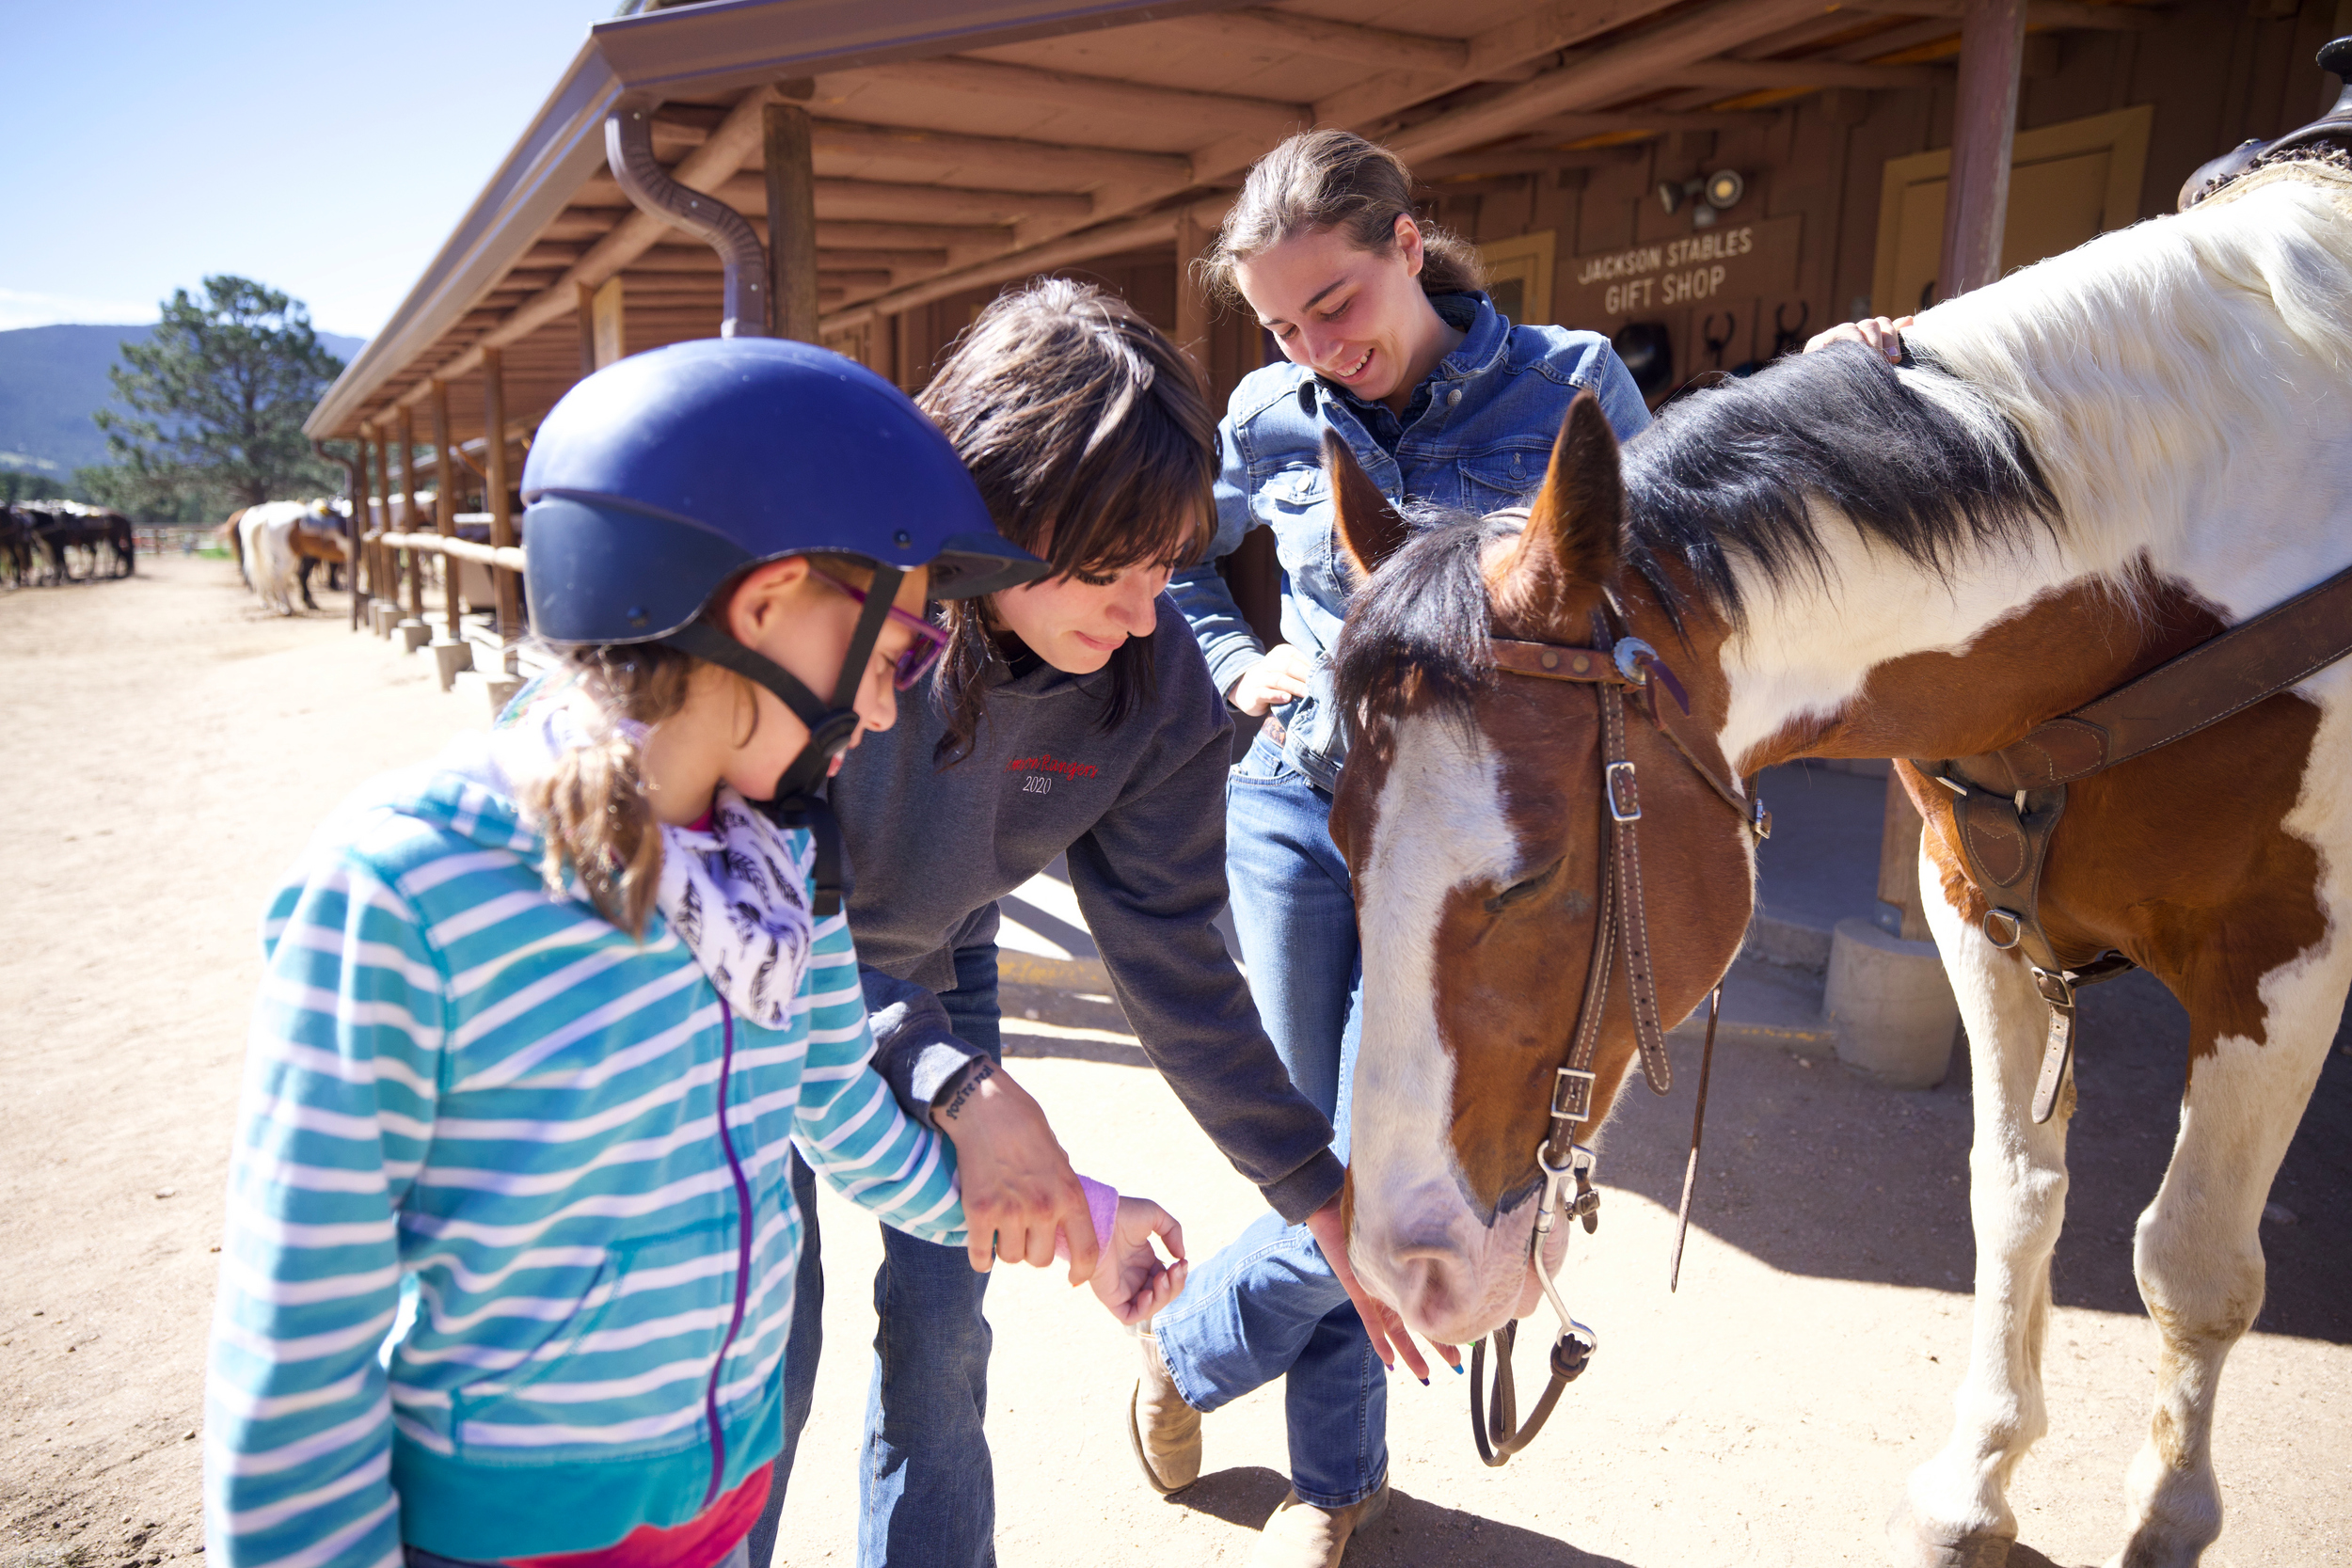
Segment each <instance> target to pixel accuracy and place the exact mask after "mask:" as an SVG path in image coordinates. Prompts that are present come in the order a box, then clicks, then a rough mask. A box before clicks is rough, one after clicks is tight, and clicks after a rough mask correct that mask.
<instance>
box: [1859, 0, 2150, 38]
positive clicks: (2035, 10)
mask: <svg viewBox="0 0 2352 1568" xmlns="http://www.w3.org/2000/svg"><path fill="white" fill-rule="evenodd" d="M1850 3H1851V5H1852V7H1853V8H1854V9H1855V10H1858V11H1873V12H1876V13H1878V14H1879V15H1882V16H1934V17H1949V18H1951V19H1952V20H1953V21H1958V20H1959V19H1960V17H1961V14H1962V12H1963V10H1965V9H1966V5H1967V0H1850ZM2169 15H2170V13H2169V11H2167V10H2165V9H2163V8H2156V7H2147V6H2135V5H2128V4H2125V5H2110V6H2093V5H2087V4H2085V3H2084V0H2026V26H2028V27H2060V28H2079V29H2086V30H2090V31H2094V32H2133V33H2138V32H2145V31H2147V30H2148V29H2149V28H2151V27H2156V26H2161V25H2162V24H2164V23H2165V21H2166V20H2167V19H2168V18H2169Z"/></svg>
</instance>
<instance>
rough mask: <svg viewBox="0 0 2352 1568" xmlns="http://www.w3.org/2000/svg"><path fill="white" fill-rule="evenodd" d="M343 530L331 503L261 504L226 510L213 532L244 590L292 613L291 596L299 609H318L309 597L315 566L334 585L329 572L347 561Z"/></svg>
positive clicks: (313, 501)
mask: <svg viewBox="0 0 2352 1568" xmlns="http://www.w3.org/2000/svg"><path fill="white" fill-rule="evenodd" d="M347 527H348V525H347V524H346V523H345V522H344V520H343V517H342V515H341V513H340V512H338V511H337V509H336V505H335V503H334V502H332V501H327V500H309V501H263V502H262V504H261V505H259V506H248V507H246V508H244V509H243V510H242V511H237V512H231V513H230V515H229V520H228V521H227V522H225V523H223V524H221V526H220V530H219V532H220V535H221V537H222V538H223V539H224V540H225V541H226V542H227V543H228V544H229V546H230V548H231V549H232V550H233V551H234V552H235V554H236V558H237V572H238V575H239V576H241V577H243V578H245V581H246V587H248V588H250V589H252V590H253V592H254V593H255V594H258V595H260V597H261V600H262V603H263V604H264V605H267V606H269V607H270V608H272V609H274V610H277V611H278V613H279V614H281V615H292V614H293V613H294V598H295V597H296V595H297V594H299V596H300V597H301V600H302V602H303V604H304V605H306V606H307V607H309V608H310V609H311V610H316V609H318V601H317V600H316V599H313V598H312V597H311V596H310V571H311V568H312V566H313V565H314V564H315V563H316V562H320V561H324V562H327V565H328V577H327V586H328V587H329V588H333V587H334V586H335V578H334V569H335V568H336V567H338V566H342V565H346V564H348V563H349V562H350V559H351V557H350V550H349V547H348V546H347V543H346V537H347V536H346V532H345V531H346V529H347Z"/></svg>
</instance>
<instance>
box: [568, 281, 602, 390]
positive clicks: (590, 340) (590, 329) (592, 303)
mask: <svg viewBox="0 0 2352 1568" xmlns="http://www.w3.org/2000/svg"><path fill="white" fill-rule="evenodd" d="M572 298H573V299H574V300H575V301H577V302H578V304H579V308H580V375H581V377H582V378H583V379H585V378H586V377H588V376H592V375H594V374H596V290H594V289H592V288H590V287H589V286H588V285H587V284H585V283H575V284H573V285H572Z"/></svg>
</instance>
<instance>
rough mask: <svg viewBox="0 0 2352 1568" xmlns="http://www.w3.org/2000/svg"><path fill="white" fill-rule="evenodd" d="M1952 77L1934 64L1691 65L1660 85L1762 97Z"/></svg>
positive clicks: (1667, 74)
mask: <svg viewBox="0 0 2352 1568" xmlns="http://www.w3.org/2000/svg"><path fill="white" fill-rule="evenodd" d="M1950 77H1951V72H1949V71H1944V70H1939V69H1938V68H1937V67H1935V66H1931V65H1849V64H1846V63H1845V62H1843V61H1839V60H1721V59H1718V60H1693V61H1692V62H1691V63H1690V64H1688V65H1679V66H1676V67H1673V68H1672V69H1670V70H1667V71H1660V72H1659V75H1658V80H1660V81H1661V82H1677V83H1685V82H1687V83H1689V84H1690V85H1692V87H1729V88H1734V89H1737V90H1738V91H1740V92H1760V91H1763V90H1765V89H1767V88H1772V87H1867V88H1897V89H1899V88H1904V87H1934V86H1935V85H1936V84H1937V83H1939V82H1944V81H1948V80H1950Z"/></svg>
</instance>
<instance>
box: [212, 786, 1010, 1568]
mask: <svg viewBox="0 0 2352 1568" xmlns="http://www.w3.org/2000/svg"><path fill="white" fill-rule="evenodd" d="M503 790H504V786H503V784H502V782H501V778H500V776H499V774H498V772H497V769H496V768H495V767H494V766H492V765H491V764H490V762H489V753H488V752H487V750H486V748H485V747H484V745H483V744H482V743H481V742H480V741H472V742H464V743H461V744H460V746H459V747H458V748H457V749H456V750H454V751H453V752H452V753H450V754H449V755H447V756H445V757H444V758H442V759H441V761H440V762H439V763H437V764H436V765H434V766H432V767H429V768H422V769H419V770H416V771H413V772H409V773H402V774H393V775H390V776H389V777H388V778H386V779H383V780H379V781H377V783H376V784H373V785H371V786H369V787H368V788H366V789H363V790H362V791H360V793H359V794H358V796H357V797H355V798H354V799H353V800H352V801H350V802H348V803H347V804H346V805H345V807H344V808H343V809H342V811H341V812H339V813H338V815H337V816H335V818H334V819H332V820H331V821H330V822H329V823H328V824H327V825H326V827H325V828H323V829H322V830H321V831H320V832H319V834H318V836H317V837H316V838H315V839H314V840H313V841H312V843H311V845H310V847H309V848H308V849H307V850H306V851H305V853H304V855H303V858H302V860H301V862H300V863H299V864H298V865H297V866H296V867H295V868H294V872H293V874H292V875H291V876H290V877H289V878H288V879H287V880H286V882H285V884H284V886H282V887H281V888H280V889H279V890H278V895H277V896H276V897H275V898H273V899H272V900H271V903H270V907H269V912H268V915H267V918H266V920H265V922H264V925H263V927H262V945H263V949H264V952H265V955H266V958H267V973H266V976H265V978H264V980H263V982H262V995H261V999H260V1002H259V1005H258V1006H257V1008H256V1012H255V1017H254V1025H253V1035H252V1040H251V1044H250V1047H249V1051H248V1061H247V1070H246V1090H245V1103H244V1107H243V1110H242V1114H241V1118H240V1121H241V1125H240V1129H239V1132H238V1135H237V1144H236V1149H235V1153H234V1159H233V1163H232V1167H231V1173H230V1190H229V1218H228V1229H227V1233H226V1236H225V1238H224V1241H223V1246H222V1257H221V1275H220V1293H219V1300H218V1306H217V1308H216V1310H215V1320H214V1328H213V1343H212V1360H211V1367H210V1372H209V1376H208V1380H207V1383H208V1386H207V1396H206V1397H207V1417H206V1433H205V1435H206V1449H205V1504H206V1513H207V1533H208V1536H209V1539H210V1545H211V1559H212V1561H213V1562H214V1564H215V1568H231V1565H233V1568H246V1565H248V1564H252V1565H263V1564H267V1565H272V1568H326V1565H330V1564H351V1565H354V1568H362V1565H364V1568H387V1565H390V1564H395V1563H397V1561H398V1560H399V1553H400V1547H401V1544H402V1543H403V1542H404V1541H405V1542H407V1543H409V1544H415V1545H418V1546H421V1547H422V1548H424V1549H425V1550H427V1551H430V1552H435V1553H437V1554H439V1555H442V1556H445V1557H454V1558H462V1559H471V1560H490V1559H506V1558H515V1557H525V1556H537V1555H544V1554H551V1553H561V1552H574V1551H589V1550H595V1549H597V1548H600V1547H604V1546H608V1545H611V1544H613V1543H615V1542H617V1541H619V1540H620V1539H621V1538H622V1537H624V1536H626V1535H627V1534H628V1532H629V1531H630V1530H631V1529H633V1528H636V1527H638V1526H640V1525H652V1526H655V1527H658V1528H667V1527H671V1526H675V1525H678V1524H682V1523H684V1522H686V1521H688V1520H690V1519H691V1518H693V1517H694V1516H695V1515H696V1514H698V1513H701V1512H702V1511H703V1509H704V1508H705V1507H706V1506H707V1504H708V1503H709V1502H710V1501H712V1500H713V1499H715V1498H717V1497H720V1496H722V1495H723V1493H725V1492H727V1491H729V1490H731V1489H733V1488H734V1487H735V1486H737V1485H738V1484H739V1483H740V1482H741V1481H744V1480H745V1479H746V1478H747V1477H748V1476H749V1475H751V1474H752V1473H753V1472H755V1471H756V1470H757V1469H758V1468H759V1467H760V1466H761V1465H766V1464H767V1463H769V1461H771V1459H773V1458H774V1456H775V1454H776V1451H777V1449H778V1447H779V1435H780V1430H781V1429H780V1410H779V1401H778V1397H777V1390H778V1388H779V1387H780V1386H781V1385H780V1381H779V1379H778V1378H777V1376H776V1371H777V1369H778V1366H779V1364H780V1363H781V1360H782V1358H783V1356H784V1354H785V1352H786V1347H785V1337H786V1333H787V1328H788V1326H789V1324H790V1323H791V1318H792V1291H793V1272H794V1266H795V1263H796V1262H797V1260H798V1258H799V1255H800V1247H801V1219H800V1216H799V1214H798V1213H797V1212H795V1210H794V1207H793V1202H792V1196H791V1190H790V1184H789V1180H788V1174H789V1173H788V1166H789V1164H790V1162H789V1159H788V1157H787V1156H788V1150H789V1148H790V1147H791V1146H792V1145H794V1144H798V1146H799V1147H800V1148H802V1149H803V1151H804V1152H805V1153H806V1154H807V1156H808V1158H809V1160H810V1161H811V1163H812V1164H814V1165H815V1166H816V1168H817V1169H818V1171H819V1172H821V1173H823V1174H824V1175H825V1176H826V1177H827V1178H828V1179H829V1180H832V1181H833V1183H834V1185H835V1186H836V1187H837V1188H839V1189H840V1190H841V1191H842V1192H844V1193H845V1194H847V1195H848V1196H850V1197H851V1198H852V1199H854V1200H855V1201H857V1202H858V1203H860V1204H862V1205H864V1206H865V1207H866V1208H868V1209H871V1210H873V1211H874V1212H877V1213H878V1214H879V1215H880V1216H881V1217H882V1219H884V1220H885V1221H887V1222H889V1223H890V1224H892V1225H895V1226H898V1227H901V1228H903V1229H906V1230H908V1231H911V1232H913V1233H914V1234H915V1235H919V1236H923V1237H926V1238H928V1239H930V1240H932V1241H937V1242H946V1243H958V1244H961V1241H962V1239H963V1231H962V1226H963V1213H962V1207H961V1202H960V1201H959V1198H958V1196H957V1190H956V1183H955V1170H954V1154H953V1150H952V1148H950V1146H948V1145H947V1144H946V1141H945V1140H943V1139H941V1138H939V1137H938V1136H937V1135H936V1134H935V1133H931V1132H926V1131H924V1130H923V1129H921V1128H919V1127H917V1126H915V1125H914V1124H913V1123H911V1122H910V1121H908V1120H907V1119H906V1117H904V1115H903V1114H902V1113H901V1112H900V1111H899V1109H898V1104H897V1102H896V1101H894V1100H893V1099H892V1098H891V1096H890V1092H889V1090H888V1089H887V1088H886V1087H885V1086H884V1085H883V1084H882V1080H881V1079H880V1078H879V1077H877V1076H876V1075H875V1073H874V1071H873V1070H872V1069H871V1068H869V1067H868V1066H867V1063H866V1058H867V1056H868V1055H869V1053H871V1051H872V1041H871V1038H870V1037H869V1036H868V1035H867V1033H866V1009H865V1006H864V1002H863V999H862V995H861V992H860V990H859V986H858V975H857V962H856V958H855V955H854V954H853V952H852V951H851V948H850V933H849V929H848V927H847V925H846V924H845V923H844V922H843V921H841V920H840V919H839V918H838V917H836V918H834V920H832V921H830V922H819V923H818V927H817V931H816V941H815V942H814V944H813V947H812V951H811V957H810V960H809V965H808V970H807V973H806V974H805V975H804V976H803V982H802V985H801V989H800V992H799V1002H798V1003H797V1005H796V1006H795V1007H794V1010H793V1014H792V1018H791V1022H790V1023H789V1025H788V1026H787V1027H786V1028H783V1029H777V1030H770V1029H763V1028H760V1027H759V1026H757V1025H755V1024H753V1023H750V1022H746V1021H745V1020H743V1019H741V1018H739V1017H736V1016H734V1015H733V1014H732V1012H731V1010H730V1009H729V1008H728V1007H727V1006H725V1005H724V1003H723V1001H722V1000H721V998H720V997H719V995H718V993H717V992H716V991H714V990H712V988H711V986H710V983H709V982H708V981H707V979H706V978H705V977H704V974H703V972H702V970H701V968H700V967H699V966H698V965H697V963H696V962H695V960H694V958H693V956H692V954H691V952H689V951H688V949H687V948H686V946H685V944H684V943H683V942H680V941H679V940H678V939H677V938H676V937H675V935H674V934H673V933H672V932H671V931H670V929H669V928H668V927H667V926H666V924H665V923H664V922H663V921H662V919H661V918H660V915H659V914H657V915H656V916H655V917H654V919H653V924H652V925H651V927H649V928H648V930H647V933H646V936H645V940H644V942H642V943H641V942H637V941H635V940H633V939H632V938H630V937H629V936H628V934H627V933H626V932H623V931H621V930H619V929H618V928H616V927H613V926H612V924H610V923H609V922H607V921H606V920H604V919H603V918H602V917H600V916H599V915H598V914H597V913H596V911H595V910H594V908H593V907H591V906H590V905H588V904H587V903H585V902H583V901H580V900H577V899H572V898H566V897H560V896H551V895H549V894H548V891H547V890H546V888H545V887H544V885H543V884H542V882H541V880H540V877H539V872H538V869H537V863H538V861H539V858H540V856H541V854H542V851H543V845H542V842H541V839H540V836H539V834H538V832H536V831H535V830H534V829H533V828H532V826H531V824H530V823H529V822H528V821H527V820H526V819H525V817H524V816H523V815H522V813H521V812H520V811H519V809H518V808H517V807H516V803H515V802H514V801H513V800H510V799H507V798H506V796H505V794H504V792H503ZM793 843H794V847H796V848H798V849H799V850H800V851H801V852H802V854H803V868H805V867H806V865H807V863H808V862H807V845H806V835H805V834H804V833H803V834H798V835H795V836H794V839H793ZM722 1124H723V1125H722Z"/></svg>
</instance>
